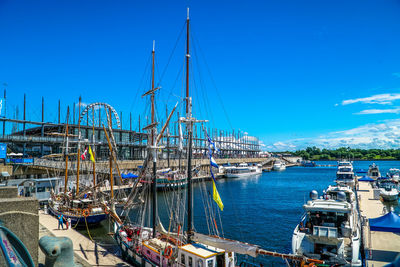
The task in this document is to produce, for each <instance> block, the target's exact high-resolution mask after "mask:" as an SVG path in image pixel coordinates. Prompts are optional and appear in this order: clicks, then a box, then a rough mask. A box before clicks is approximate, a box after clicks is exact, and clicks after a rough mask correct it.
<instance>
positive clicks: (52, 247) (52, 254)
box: [39, 236, 78, 267]
mask: <svg viewBox="0 0 400 267" xmlns="http://www.w3.org/2000/svg"><path fill="white" fill-rule="evenodd" d="M39 247H40V249H41V250H42V251H43V253H44V254H45V256H46V260H45V264H44V266H45V267H69V266H71V267H74V266H78V265H76V264H75V262H74V250H73V246H72V240H71V239H70V238H69V237H54V236H43V237H42V238H40V240H39Z"/></svg>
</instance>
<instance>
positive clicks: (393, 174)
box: [386, 168, 400, 182]
mask: <svg viewBox="0 0 400 267" xmlns="http://www.w3.org/2000/svg"><path fill="white" fill-rule="evenodd" d="M386 176H387V177H390V178H391V179H392V180H393V181H395V182H398V181H399V180H400V170H399V169H396V168H390V169H389V172H388V173H387V174H386Z"/></svg>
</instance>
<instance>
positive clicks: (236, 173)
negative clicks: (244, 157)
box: [225, 163, 262, 178]
mask: <svg viewBox="0 0 400 267" xmlns="http://www.w3.org/2000/svg"><path fill="white" fill-rule="evenodd" d="M261 173H262V166H261V165H260V164H257V165H255V166H249V165H248V164H247V163H240V164H239V166H236V167H232V168H229V169H227V170H226V171H225V176H226V177H227V178H241V177H248V176H253V175H257V174H261Z"/></svg>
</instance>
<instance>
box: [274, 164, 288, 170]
mask: <svg viewBox="0 0 400 267" xmlns="http://www.w3.org/2000/svg"><path fill="white" fill-rule="evenodd" d="M272 169H273V170H274V171H284V170H286V166H284V165H281V166H274V167H273V168H272Z"/></svg>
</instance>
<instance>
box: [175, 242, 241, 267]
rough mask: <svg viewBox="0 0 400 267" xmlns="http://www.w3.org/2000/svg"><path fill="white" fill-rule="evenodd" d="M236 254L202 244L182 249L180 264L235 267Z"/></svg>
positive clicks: (196, 266) (199, 266) (204, 266)
mask: <svg viewBox="0 0 400 267" xmlns="http://www.w3.org/2000/svg"><path fill="white" fill-rule="evenodd" d="M234 263H235V262H234V253H233V252H228V253H227V252H225V250H222V249H219V248H214V247H210V246H206V245H204V244H200V243H191V244H186V245H184V246H181V247H180V250H179V253H178V264H179V265H181V266H189V267H233V266H235V265H234Z"/></svg>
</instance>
